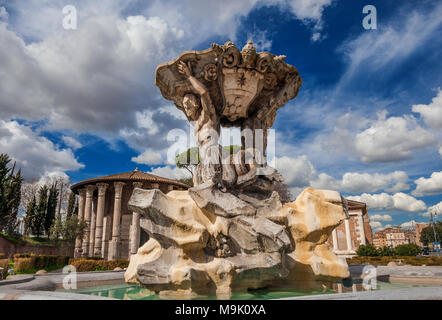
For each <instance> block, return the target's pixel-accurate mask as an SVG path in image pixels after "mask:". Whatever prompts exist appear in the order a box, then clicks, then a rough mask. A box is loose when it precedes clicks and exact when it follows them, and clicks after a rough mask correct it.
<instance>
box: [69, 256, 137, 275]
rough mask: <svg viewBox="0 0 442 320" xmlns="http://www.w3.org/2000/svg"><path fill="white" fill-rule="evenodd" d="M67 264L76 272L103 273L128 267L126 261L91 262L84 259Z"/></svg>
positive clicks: (70, 261)
mask: <svg viewBox="0 0 442 320" xmlns="http://www.w3.org/2000/svg"><path fill="white" fill-rule="evenodd" d="M69 264H70V265H72V266H74V267H75V268H76V269H77V272H87V271H105V270H113V269H115V268H117V267H120V268H122V269H124V268H127V266H128V265H129V261H128V260H111V261H106V260H93V259H86V258H78V259H70V260H69Z"/></svg>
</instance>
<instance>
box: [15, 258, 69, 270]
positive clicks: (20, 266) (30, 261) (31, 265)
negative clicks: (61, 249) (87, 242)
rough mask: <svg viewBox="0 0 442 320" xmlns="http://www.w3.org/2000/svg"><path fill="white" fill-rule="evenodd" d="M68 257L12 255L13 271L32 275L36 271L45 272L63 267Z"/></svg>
mask: <svg viewBox="0 0 442 320" xmlns="http://www.w3.org/2000/svg"><path fill="white" fill-rule="evenodd" d="M68 262H69V257H64V256H35V255H28V254H18V255H14V270H15V271H17V272H19V273H34V272H35V271H37V270H41V269H45V270H46V271H50V270H54V269H58V268H61V267H64V266H65V265H67V264H68Z"/></svg>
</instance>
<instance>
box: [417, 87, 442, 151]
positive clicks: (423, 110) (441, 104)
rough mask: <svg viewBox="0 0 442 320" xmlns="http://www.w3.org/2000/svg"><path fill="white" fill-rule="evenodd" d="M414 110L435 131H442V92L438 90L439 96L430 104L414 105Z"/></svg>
mask: <svg viewBox="0 0 442 320" xmlns="http://www.w3.org/2000/svg"><path fill="white" fill-rule="evenodd" d="M412 110H413V112H416V113H419V114H420V115H421V117H422V118H423V119H424V121H425V123H426V124H428V125H429V126H430V127H432V128H433V129H437V130H440V129H442V90H440V89H439V90H438V93H437V96H436V97H434V98H433V100H432V102H431V103H430V104H428V105H425V104H416V105H413V107H412ZM439 151H440V150H439Z"/></svg>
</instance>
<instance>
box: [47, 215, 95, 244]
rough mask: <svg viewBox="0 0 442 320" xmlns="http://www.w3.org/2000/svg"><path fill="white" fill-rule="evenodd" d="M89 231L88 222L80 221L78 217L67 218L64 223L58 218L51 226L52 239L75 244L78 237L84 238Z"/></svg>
mask: <svg viewBox="0 0 442 320" xmlns="http://www.w3.org/2000/svg"><path fill="white" fill-rule="evenodd" d="M86 229H87V222H86V221H84V220H80V219H78V216H77V215H72V216H70V217H67V218H66V219H65V220H64V221H63V220H62V219H61V217H57V219H56V220H55V223H54V224H53V225H52V226H51V229H50V237H51V239H52V240H59V239H63V240H66V241H69V242H74V241H75V239H76V238H77V237H80V238H82V237H83V236H84V233H85V231H86Z"/></svg>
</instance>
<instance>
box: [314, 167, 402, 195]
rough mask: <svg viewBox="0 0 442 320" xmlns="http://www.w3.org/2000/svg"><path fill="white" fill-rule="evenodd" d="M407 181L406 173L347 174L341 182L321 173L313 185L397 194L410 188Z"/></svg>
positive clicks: (351, 190) (351, 191) (354, 191)
mask: <svg viewBox="0 0 442 320" xmlns="http://www.w3.org/2000/svg"><path fill="white" fill-rule="evenodd" d="M407 181H408V176H407V174H406V173H405V172H404V171H394V172H392V173H388V174H380V173H375V174H369V173H358V172H347V173H345V174H344V175H343V176H342V179H341V180H336V179H335V178H333V177H331V176H329V175H327V174H325V173H321V174H319V176H318V179H316V180H314V181H312V183H311V184H312V187H314V188H322V189H337V190H340V191H345V192H350V193H359V192H376V191H379V190H386V191H389V192H397V191H401V190H407V189H409V188H410V186H409V185H408V184H407Z"/></svg>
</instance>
